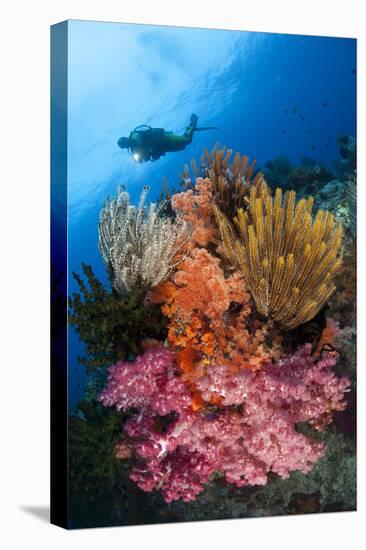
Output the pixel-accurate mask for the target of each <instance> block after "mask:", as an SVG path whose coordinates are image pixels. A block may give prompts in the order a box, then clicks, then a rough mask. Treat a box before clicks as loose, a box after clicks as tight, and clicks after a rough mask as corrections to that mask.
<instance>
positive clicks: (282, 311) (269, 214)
mask: <svg viewBox="0 0 366 550" xmlns="http://www.w3.org/2000/svg"><path fill="white" fill-rule="evenodd" d="M312 206H313V198H312V197H309V198H308V199H307V200H306V199H300V200H299V201H297V202H296V193H295V191H288V192H286V193H285V195H284V197H283V196H282V190H281V189H279V188H278V189H276V192H275V196H274V197H272V195H271V193H270V190H269V188H268V187H267V186H265V185H261V186H257V185H254V186H252V188H251V190H250V195H249V200H248V204H247V206H246V208H239V209H238V210H237V214H236V216H235V217H234V219H233V223H232V222H231V221H230V220H229V219H228V218H227V217H226V216H225V215H224V214H223V212H222V211H221V210H220V209H219V208H218V207H216V208H215V216H216V220H217V223H218V225H219V227H220V231H221V236H222V240H223V245H224V249H225V252H226V255H227V257H228V258H229V260H230V262H231V263H232V264H233V265H234V266H235V267H236V268H237V269H239V270H240V271H241V272H242V274H243V276H244V279H245V281H246V283H247V285H248V288H249V290H250V291H251V294H252V297H253V299H254V301H255V303H256V307H257V309H258V311H259V312H260V313H261V314H263V315H266V316H268V317H270V318H272V319H274V320H275V321H277V322H278V323H279V325H280V326H281V327H282V328H284V329H286V330H290V329H293V328H295V327H297V326H298V325H300V324H302V323H305V322H306V321H309V320H310V319H312V318H313V317H314V316H315V315H316V314H317V313H318V311H320V309H321V308H322V307H323V306H324V304H325V303H326V302H327V301H328V300H329V298H330V297H331V295H332V294H333V292H334V290H335V285H334V282H333V280H334V276H335V274H336V273H337V272H338V270H339V269H340V267H341V263H342V260H341V255H342V233H343V232H342V227H341V226H340V225H339V224H337V223H336V222H335V219H334V216H333V214H331V213H330V212H328V211H322V210H319V211H318V212H317V214H316V215H315V217H314V218H313V217H312V215H311V210H312Z"/></svg>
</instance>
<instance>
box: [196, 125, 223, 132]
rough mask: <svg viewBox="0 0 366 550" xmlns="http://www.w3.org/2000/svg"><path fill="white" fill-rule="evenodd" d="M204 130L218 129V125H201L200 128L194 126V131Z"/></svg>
mask: <svg viewBox="0 0 366 550" xmlns="http://www.w3.org/2000/svg"><path fill="white" fill-rule="evenodd" d="M205 130H218V127H217V126H205V127H202V128H195V129H194V131H195V132H204V131H205Z"/></svg>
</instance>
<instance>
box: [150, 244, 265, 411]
mask: <svg viewBox="0 0 366 550" xmlns="http://www.w3.org/2000/svg"><path fill="white" fill-rule="evenodd" d="M153 301H154V303H161V304H162V311H163V313H164V314H165V315H167V316H168V317H169V319H170V324H169V331H168V341H169V344H170V345H171V346H172V347H173V348H174V349H175V350H177V363H178V365H179V367H180V370H181V372H182V378H183V379H184V380H185V381H186V382H188V383H189V385H190V388H191V391H192V392H193V394H194V395H196V389H195V384H196V382H197V380H198V379H200V378H201V377H202V376H204V375H205V373H206V370H207V367H208V366H211V367H212V366H213V367H214V366H215V365H226V366H228V367H229V368H230V369H231V370H232V371H233V372H237V371H238V370H241V369H245V368H249V369H251V370H257V369H259V368H260V367H261V366H262V365H264V364H266V363H268V362H270V361H271V358H272V350H271V348H270V347H269V346H267V344H266V336H267V325H266V324H263V322H260V321H258V320H257V321H255V320H253V319H252V317H251V313H252V310H251V306H250V295H249V293H248V291H247V288H246V285H245V282H244V279H243V277H242V275H241V274H240V273H239V272H230V273H227V274H225V273H224V271H223V269H222V267H221V265H220V260H219V259H218V258H216V257H215V256H213V255H212V254H211V253H210V252H208V251H207V250H206V249H204V248H195V249H193V250H192V252H191V255H190V257H188V258H186V260H184V262H182V263H181V264H180V265H179V267H178V269H177V271H176V273H175V275H174V276H173V279H172V281H169V282H168V283H167V282H165V283H162V285H159V287H157V289H156V290H155V292H154V294H153ZM213 399H214V397H213ZM199 402H200V400H199V399H198V398H197V396H196V398H195V405H194V406H195V407H198V403H199ZM213 404H216V405H217V403H216V402H215V403H213Z"/></svg>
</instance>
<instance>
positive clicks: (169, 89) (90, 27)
mask: <svg viewBox="0 0 366 550" xmlns="http://www.w3.org/2000/svg"><path fill="white" fill-rule="evenodd" d="M68 36H69V38H68V40H69V50H68V52H69V53H68V55H69V57H68V59H69V66H68V68H69V72H68V207H69V210H68V224H69V226H68V227H69V231H68V241H69V243H68V244H69V293H71V292H73V291H74V290H75V284H74V281H73V279H72V277H71V271H73V270H75V271H80V264H81V262H86V263H89V264H92V266H93V269H94V271H95V273H96V275H97V276H98V277H99V278H101V279H102V280H103V281H106V274H105V270H104V266H103V262H102V260H101V258H100V254H99V251H98V248H97V238H98V236H97V223H98V217H99V211H100V208H101V206H102V204H103V201H104V199H105V197H106V196H107V195H113V194H114V193H115V190H116V188H117V185H118V184H121V183H122V184H124V185H125V186H126V187H127V190H128V191H129V193H130V195H131V198H132V200H134V201H137V200H138V196H139V194H140V192H141V189H142V187H143V186H144V185H146V184H148V185H150V188H151V191H150V199H151V200H154V199H156V197H157V196H158V195H159V193H160V190H161V185H162V179H163V177H166V178H167V180H168V183H169V184H170V185H172V186H174V185H176V184H177V182H178V179H177V174H178V172H180V171H181V170H182V168H183V165H184V163H186V162H189V161H190V159H191V158H192V157H195V158H196V159H198V158H199V157H200V155H201V154H202V152H203V148H204V147H205V146H207V147H209V148H212V147H213V146H214V145H215V143H216V142H220V144H222V145H224V144H225V145H227V146H228V147H230V148H232V149H234V150H237V151H240V152H241V153H243V154H244V153H245V154H247V155H249V156H250V158H256V159H257V163H258V164H257V166H263V165H264V164H265V163H266V162H267V161H269V160H271V159H273V158H275V157H276V156H278V155H286V156H287V157H288V158H289V159H290V160H291V161H293V162H297V161H298V160H299V157H301V156H311V157H312V158H314V159H315V160H317V161H318V162H322V163H324V164H329V163H330V162H331V161H333V160H334V159H336V158H337V157H338V147H337V144H336V141H335V138H336V137H337V136H338V135H339V134H341V133H343V134H348V135H355V134H356V41H355V40H353V39H343V38H329V37H313V36H298V35H281V34H270V33H254V32H239V31H220V30H205V29H182V28H175V27H159V26H148V25H128V24H120V23H95V22H82V21H71V22H69V35H68ZM293 111H294V112H293ZM193 112H195V113H197V115H198V116H199V124H201V125H202V126H211V125H214V126H217V127H218V130H215V131H211V132H201V133H198V134H196V135H195V136H194V139H193V142H192V144H191V145H190V146H189V147H188V148H187V149H186V150H184V151H181V152H178V153H170V154H167V155H166V156H165V157H162V158H161V159H159V160H158V161H156V162H151V163H145V164H141V165H138V164H135V163H134V162H133V161H132V159H131V158H130V157H129V155H128V153H127V151H126V150H124V151H122V150H121V149H119V148H118V146H117V140H118V138H119V137H120V136H128V135H129V133H130V131H131V130H132V129H133V128H134V127H135V126H137V125H139V124H149V125H151V126H153V127H162V128H165V129H166V130H171V131H175V132H177V133H181V132H184V130H185V127H186V125H187V124H188V123H189V118H190V115H191V113H193ZM330 136H331V137H330ZM82 349H83V348H82V346H81V344H80V343H79V342H78V339H77V336H76V334H75V333H74V331H73V330H72V329H70V330H69V405H70V407H72V406H73V405H74V404H75V403H76V401H77V400H78V399H80V397H81V396H82V392H83V383H84V373H83V369H82V367H81V366H80V365H79V364H78V363H77V359H76V358H77V356H78V355H80V354H82Z"/></svg>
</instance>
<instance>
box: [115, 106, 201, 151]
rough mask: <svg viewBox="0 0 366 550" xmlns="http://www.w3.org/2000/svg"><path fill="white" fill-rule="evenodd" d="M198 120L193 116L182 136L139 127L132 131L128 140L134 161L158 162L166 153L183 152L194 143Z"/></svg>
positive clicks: (147, 127) (161, 130)
mask: <svg viewBox="0 0 366 550" xmlns="http://www.w3.org/2000/svg"><path fill="white" fill-rule="evenodd" d="M197 120H198V117H197V115H192V116H191V122H190V124H189V126H187V128H186V131H185V132H184V134H182V135H177V134H174V133H173V132H166V131H165V130H164V129H163V128H151V127H150V126H145V125H143V126H138V127H137V128H135V129H134V130H132V132H131V134H130V136H129V138H128V144H129V149H130V151H131V153H132V156H133V158H134V160H135V161H136V162H143V161H148V160H157V159H158V158H160V157H161V156H163V155H165V153H170V152H174V151H182V150H183V149H185V147H186V146H187V145H189V144H190V143H191V142H192V138H193V134H194V131H195V129H196V127H197ZM120 146H121V145H120Z"/></svg>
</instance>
